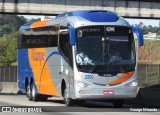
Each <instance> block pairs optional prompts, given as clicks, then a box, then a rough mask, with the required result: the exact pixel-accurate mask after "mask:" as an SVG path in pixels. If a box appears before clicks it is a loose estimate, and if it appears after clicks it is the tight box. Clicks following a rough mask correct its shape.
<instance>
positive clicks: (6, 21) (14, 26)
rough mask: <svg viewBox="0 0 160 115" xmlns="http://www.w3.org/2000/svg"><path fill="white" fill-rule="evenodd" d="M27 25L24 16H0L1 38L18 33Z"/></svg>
mask: <svg viewBox="0 0 160 115" xmlns="http://www.w3.org/2000/svg"><path fill="white" fill-rule="evenodd" d="M25 23H27V20H26V19H25V18H24V17H23V16H17V15H6V14H2V15H0V37H5V36H6V35H8V34H10V33H12V32H16V31H18V29H19V28H20V26H21V25H23V24H25Z"/></svg>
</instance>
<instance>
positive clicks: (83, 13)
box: [20, 10, 126, 30]
mask: <svg viewBox="0 0 160 115" xmlns="http://www.w3.org/2000/svg"><path fill="white" fill-rule="evenodd" d="M68 17H77V18H81V19H85V20H86V21H88V22H91V23H94V22H95V23H116V22H117V21H118V20H119V19H121V18H120V17H119V16H118V15H117V14H116V13H114V12H111V11H107V10H80V11H73V12H67V13H62V14H59V15H58V16H56V18H55V19H53V20H44V21H38V22H33V23H27V24H24V25H23V26H21V27H20V30H24V29H31V28H39V27H46V26H52V25H54V23H57V25H58V23H60V20H62V19H64V18H68ZM71 20H72V21H73V22H74V23H76V22H75V20H74V19H71ZM122 20H123V21H124V19H122ZM123 21H122V22H121V21H120V23H119V22H118V23H117V25H119V24H122V23H126V21H125V22H123Z"/></svg>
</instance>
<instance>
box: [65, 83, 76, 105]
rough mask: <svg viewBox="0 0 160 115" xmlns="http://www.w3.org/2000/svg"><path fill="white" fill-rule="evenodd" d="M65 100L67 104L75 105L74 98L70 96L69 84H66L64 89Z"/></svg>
mask: <svg viewBox="0 0 160 115" xmlns="http://www.w3.org/2000/svg"><path fill="white" fill-rule="evenodd" d="M63 100H64V103H65V104H66V106H73V105H74V100H73V99H72V98H70V97H68V89H67V86H65V89H64V90H63Z"/></svg>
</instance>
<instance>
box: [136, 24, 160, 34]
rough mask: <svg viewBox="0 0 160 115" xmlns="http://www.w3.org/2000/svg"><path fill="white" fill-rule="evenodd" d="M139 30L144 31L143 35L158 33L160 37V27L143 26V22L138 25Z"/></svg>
mask: <svg viewBox="0 0 160 115" xmlns="http://www.w3.org/2000/svg"><path fill="white" fill-rule="evenodd" d="M136 26H138V27H139V28H141V29H142V31H143V34H148V33H149V32H151V33H157V35H160V28H159V27H157V26H156V27H152V25H149V26H148V27H147V26H146V25H144V24H143V22H140V23H139V24H138V25H136Z"/></svg>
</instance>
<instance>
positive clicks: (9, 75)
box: [0, 66, 17, 82]
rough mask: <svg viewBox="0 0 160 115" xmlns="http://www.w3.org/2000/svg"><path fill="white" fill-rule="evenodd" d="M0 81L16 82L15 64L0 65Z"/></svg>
mask: <svg viewBox="0 0 160 115" xmlns="http://www.w3.org/2000/svg"><path fill="white" fill-rule="evenodd" d="M0 82H17V66H0Z"/></svg>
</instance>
